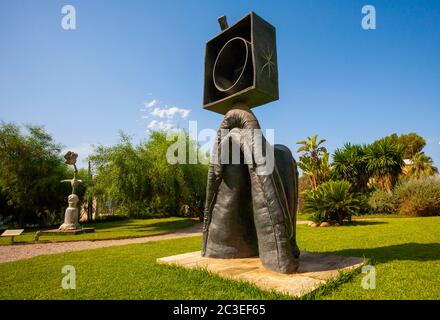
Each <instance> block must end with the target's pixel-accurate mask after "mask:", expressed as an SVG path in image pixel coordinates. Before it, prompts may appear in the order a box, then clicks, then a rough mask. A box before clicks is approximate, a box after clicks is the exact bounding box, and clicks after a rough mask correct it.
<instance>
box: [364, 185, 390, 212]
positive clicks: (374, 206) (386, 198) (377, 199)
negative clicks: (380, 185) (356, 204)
mask: <svg viewBox="0 0 440 320" xmlns="http://www.w3.org/2000/svg"><path fill="white" fill-rule="evenodd" d="M368 205H369V207H370V212H371V213H395V212H396V203H395V199H394V197H393V195H392V194H390V193H389V192H386V191H383V190H380V189H378V190H375V191H374V192H373V193H372V194H371V195H370V198H369V199H368Z"/></svg>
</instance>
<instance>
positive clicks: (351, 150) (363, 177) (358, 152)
mask: <svg viewBox="0 0 440 320" xmlns="http://www.w3.org/2000/svg"><path fill="white" fill-rule="evenodd" d="M366 149H367V147H366V145H357V144H354V145H353V144H350V143H346V144H345V145H344V147H343V148H342V149H336V151H335V153H334V154H333V173H334V176H335V178H336V179H342V180H347V181H349V182H351V183H352V185H353V187H354V188H355V189H356V190H357V191H365V190H366V189H367V186H368V180H369V179H370V172H369V170H368V168H367V159H366V157H365V154H366Z"/></svg>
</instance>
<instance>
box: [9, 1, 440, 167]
mask: <svg viewBox="0 0 440 320" xmlns="http://www.w3.org/2000/svg"><path fill="white" fill-rule="evenodd" d="M65 4H71V5H74V6H75V8H76V15H77V30H74V31H72V30H70V31H66V30H63V29H62V27H61V19H62V14H61V8H62V6H63V5H65ZM366 4H372V5H374V6H375V8H376V11H377V29H376V30H369V31H365V30H363V29H362V28H361V20H362V17H363V15H362V13H361V8H362V6H364V5H366ZM249 11H255V12H256V13H257V14H259V15H260V16H262V17H263V18H264V19H266V20H268V21H269V22H271V23H272V24H273V25H274V26H275V27H276V28H277V48H278V49H277V50H278V63H279V83H280V100H279V101H276V102H273V103H271V104H268V105H265V106H261V107H258V108H256V109H254V111H255V114H256V115H257V117H258V119H259V120H260V123H261V125H262V127H263V128H274V129H275V140H276V142H277V143H282V144H285V145H287V146H288V147H290V148H292V149H296V146H295V142H296V141H298V140H301V139H303V138H304V137H305V136H307V135H313V134H315V133H319V135H320V136H321V137H322V138H325V139H327V146H328V148H329V149H330V151H333V150H334V149H335V148H336V147H339V146H341V145H342V144H343V143H345V142H348V141H349V142H353V143H363V142H365V143H368V142H372V141H373V140H375V139H377V138H379V137H382V136H385V135H388V134H390V133H393V132H396V133H399V134H400V133H407V132H417V133H419V134H421V135H422V136H424V137H425V138H426V140H427V141H428V145H427V147H426V149H425V151H426V152H427V153H428V154H429V155H431V156H432V157H433V158H434V160H435V161H436V163H437V165H439V164H440V144H439V142H440V130H439V125H438V123H439V120H440V41H439V40H440V1H406V0H394V1H391V0H389V1H367V0H365V1H353V0H333V1H330V0H328V1H324V0H323V1H292V0H290V1H275V0H272V1H264V0H260V1H237V0H235V1H229V0H228V1H226V0H224V1H202V0H200V1H177V0H174V1H169V0H168V1H135V0H131V1H122V0H119V1H116V0H114V1H109V0H102V1H97V0H87V1H73V0H65V1H44V0H41V1H17V0H11V1H9V0H0V88H1V89H0V120H3V121H8V122H9V121H13V122H16V123H18V124H23V123H32V124H43V125H45V127H46V129H47V130H48V131H49V132H50V133H52V134H53V136H54V137H55V139H56V140H57V141H59V142H61V143H62V144H64V145H65V146H66V148H70V149H74V150H77V151H78V152H80V153H82V154H86V153H87V152H89V150H90V145H91V144H99V143H102V144H106V145H108V144H114V143H115V142H117V141H118V131H119V130H123V131H124V132H126V133H129V134H131V135H133V136H134V139H135V141H138V140H140V139H144V138H146V137H147V127H148V125H151V121H153V120H155V121H157V122H156V123H153V124H158V123H160V121H162V122H167V115H166V113H167V111H164V109H167V108H168V109H169V108H171V107H174V109H173V110H174V111H176V112H175V113H176V114H175V116H174V118H173V121H172V123H173V124H174V125H180V126H181V127H185V126H186V123H187V122H188V120H197V121H198V127H199V129H202V128H213V129H215V128H217V126H218V124H219V122H220V121H221V119H222V116H221V115H219V114H216V113H213V112H210V111H206V110H203V109H202V108H201V104H202V84H203V83H202V81H203V59H204V49H205V48H204V46H205V42H206V41H207V40H208V39H211V38H212V37H213V36H215V35H216V34H218V32H219V26H218V23H217V21H216V19H217V17H218V16H220V15H226V16H227V17H228V21H229V23H230V24H231V23H233V22H235V21H236V20H238V19H239V18H241V17H242V16H244V15H246V14H247V13H248V12H249ZM153 100H156V102H155V103H154V102H152V101H153ZM150 102H151V105H153V104H154V106H153V107H152V108H153V109H154V108H157V109H158V111H157V112H156V113H155V116H154V117H153V116H151V115H150V118H148V119H143V118H142V117H143V116H145V115H146V114H147V113H148V112H146V111H142V109H145V103H147V104H148V103H150ZM147 109H148V108H147ZM150 109H151V108H150ZM150 109H148V110H150ZM188 110H189V111H188ZM173 114H174V113H173ZM161 116H162V118H161ZM181 116H184V117H185V119H183V118H182V117H181Z"/></svg>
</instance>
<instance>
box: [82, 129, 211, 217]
mask: <svg viewBox="0 0 440 320" xmlns="http://www.w3.org/2000/svg"><path fill="white" fill-rule="evenodd" d="M177 138H179V137H176V139H177ZM184 139H185V145H186V148H185V152H186V153H187V155H188V153H189V151H190V148H193V149H194V150H192V151H193V152H197V151H198V146H197V145H195V143H194V142H192V141H191V140H190V139H189V137H188V135H187V134H186V133H185V136H184ZM175 141H176V140H169V139H167V134H166V133H165V132H161V131H154V132H152V133H151V136H150V138H149V139H148V140H147V141H144V142H141V143H140V144H138V145H133V143H132V141H131V139H130V137H128V136H127V135H125V134H121V141H120V142H119V143H118V144H117V145H115V146H112V147H104V146H99V147H98V148H96V149H95V152H94V154H93V155H92V156H91V157H90V159H91V161H92V164H93V167H94V172H95V176H94V179H93V187H92V188H90V192H89V195H90V196H94V197H96V198H97V199H98V202H99V204H100V206H103V205H104V204H105V203H108V202H109V201H111V203H112V206H113V207H114V208H116V211H117V213H118V214H125V215H129V216H170V215H185V214H187V213H188V214H191V215H196V216H199V217H200V216H201V215H202V214H203V204H204V200H205V192H206V181H207V166H206V165H204V164H200V163H197V164H180V163H177V164H170V163H169V162H168V160H167V150H168V149H169V148H170V146H171V145H172V144H174V143H175ZM186 159H188V157H186Z"/></svg>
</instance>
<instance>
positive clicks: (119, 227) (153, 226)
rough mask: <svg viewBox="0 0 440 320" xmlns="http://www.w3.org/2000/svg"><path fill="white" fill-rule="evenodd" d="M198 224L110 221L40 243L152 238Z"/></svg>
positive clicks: (26, 236)
mask: <svg viewBox="0 0 440 320" xmlns="http://www.w3.org/2000/svg"><path fill="white" fill-rule="evenodd" d="M195 223H196V221H195V220H193V219H188V218H176V217H173V218H159V219H130V220H121V221H109V222H100V223H95V224H93V223H91V224H84V225H83V226H85V227H95V232H93V233H83V234H78V235H62V234H61V235H49V236H48V235H42V236H41V237H40V240H39V242H48V241H49V242H59V241H78V240H104V239H123V238H135V237H144V236H152V235H157V234H162V233H168V232H172V231H175V230H177V229H182V228H186V227H190V226H192V225H194V224H195ZM35 232H36V230H33V231H26V232H23V234H22V235H20V236H18V237H15V239H14V241H15V242H18V243H26V242H33V241H34V237H35ZM1 244H4V245H9V244H11V240H10V238H9V237H1V238H0V245H1Z"/></svg>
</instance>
